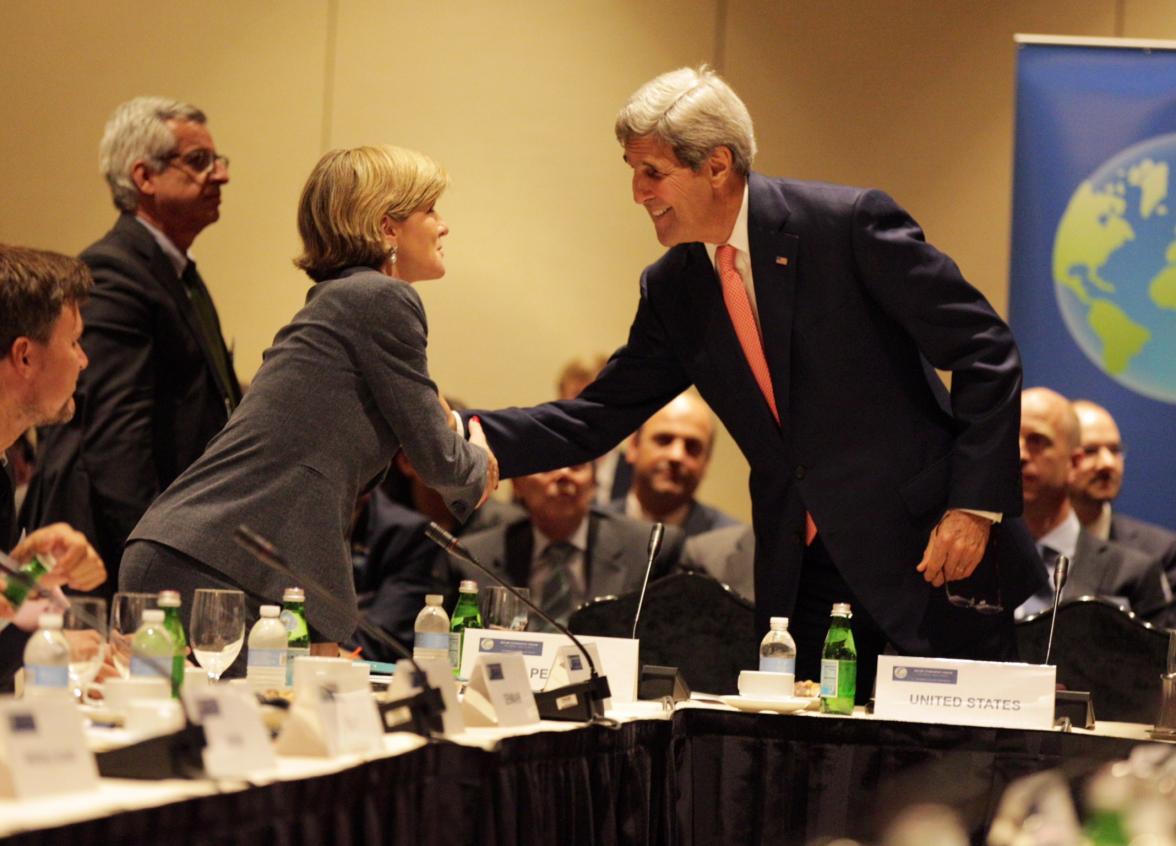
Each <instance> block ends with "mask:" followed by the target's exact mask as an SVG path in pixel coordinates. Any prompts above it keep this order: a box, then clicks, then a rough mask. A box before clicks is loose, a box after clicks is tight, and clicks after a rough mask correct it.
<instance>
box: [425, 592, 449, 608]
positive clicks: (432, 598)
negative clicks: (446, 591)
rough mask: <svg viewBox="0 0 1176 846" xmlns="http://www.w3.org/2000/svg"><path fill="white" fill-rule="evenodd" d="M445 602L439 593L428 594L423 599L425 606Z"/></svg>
mask: <svg viewBox="0 0 1176 846" xmlns="http://www.w3.org/2000/svg"><path fill="white" fill-rule="evenodd" d="M444 601H445V597H444V596H442V595H441V594H439V593H430V594H429V595H428V596H426V597H425V605H440V604H441V603H442V602H444Z"/></svg>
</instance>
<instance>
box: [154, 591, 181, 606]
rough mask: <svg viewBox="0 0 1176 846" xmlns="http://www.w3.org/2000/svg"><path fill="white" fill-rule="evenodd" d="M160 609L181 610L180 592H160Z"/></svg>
mask: <svg viewBox="0 0 1176 846" xmlns="http://www.w3.org/2000/svg"><path fill="white" fill-rule="evenodd" d="M159 607H160V608H179V607H180V592H179V591H178V590H161V591H160V592H159Z"/></svg>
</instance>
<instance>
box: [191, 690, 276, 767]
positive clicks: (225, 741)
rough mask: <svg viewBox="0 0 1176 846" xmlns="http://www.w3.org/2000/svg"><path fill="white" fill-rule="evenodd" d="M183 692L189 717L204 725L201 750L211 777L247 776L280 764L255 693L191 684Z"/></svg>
mask: <svg viewBox="0 0 1176 846" xmlns="http://www.w3.org/2000/svg"><path fill="white" fill-rule="evenodd" d="M183 696H184V704H185V706H186V708H187V710H188V718H189V719H190V720H191V721H192V722H194V723H199V724H200V725H201V726H203V727H204V740H205V744H206V745H205V747H204V750H203V752H202V753H201V754H202V756H203V759H204V771H205V772H206V773H207V774H208V776H209V777H210V778H248V777H249V776H250V775H251V774H253V773H257V772H263V771H265V770H272V769H274V768H275V767H276V766H277V765H278V762H277V759H276V758H275V757H274V749H273V744H272V743H270V733H269V729H267V728H266V727H265V722H264V721H263V720H262V718H261V709H260V708H259V706H258V704H257V700H256V699H255V698H254V696H253V694H252V693H249V692H246V691H242V690H241V689H240V688H236V687H231V686H229V685H216V686H207V687H203V688H197V687H192V688H189V689H188V690H185V691H184V694H183Z"/></svg>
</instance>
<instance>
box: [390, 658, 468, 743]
mask: <svg viewBox="0 0 1176 846" xmlns="http://www.w3.org/2000/svg"><path fill="white" fill-rule="evenodd" d="M417 663H418V664H420V666H421V669H422V670H424V671H425V677H426V679H427V680H428V682H429V685H430V686H431V687H435V688H437V689H438V690H440V691H441V699H442V700H443V701H444V703H445V710H444V711H443V712H442V713H441V732H442V734H444V735H445V736H446V737H451V736H453V735H455V734H461V732H463V731H465V718H464V717H463V716H462V713H461V702H459V701H458V698H457V682H456V680H455V679H454V678H453V668H452V667H450V666H449V662H448V661H445V660H442V659H440V658H430V659H425V660H422V661H418V662H417ZM423 689H424V685H423V684H422V679H420V678H418V677H417V672H416V670H415V669H414V668H413V666H412V663H411V662H409V661H405V660H403V659H402V660H400V661H398V662H397V663H396V675H395V676H393V677H392V683H391V684H389V685H388V698H389V699H403V698H405V697H407V696H411V695H412V694H414V693H417V692H419V691H421V690H423Z"/></svg>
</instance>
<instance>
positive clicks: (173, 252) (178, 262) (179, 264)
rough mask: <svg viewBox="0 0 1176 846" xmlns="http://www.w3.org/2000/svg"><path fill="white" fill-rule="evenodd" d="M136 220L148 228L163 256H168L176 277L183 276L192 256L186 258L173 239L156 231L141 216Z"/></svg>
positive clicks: (136, 217)
mask: <svg viewBox="0 0 1176 846" xmlns="http://www.w3.org/2000/svg"><path fill="white" fill-rule="evenodd" d="M135 220H137V221H138V222H139V224H140V225H141V226H143V227H144V228H146V230H147V231H148V232H150V233H151V237H152V238H154V239H155V243H156V244H159V249H161V250H163V254H164V255H165V256H167V260H168V261H170V262H171V265H172V267H174V268H175V270H176V276H183V275H184V270H185V269H187V267H188V262H190V261H191V260H192V257H191V256H186V255H184V254H183V253H181V252H180V248H179V247H177V246H176V245H175V244H174V243H172V239H171V238H169V237H167V236H166V235H164V234H163V232H162V231H160V230H159V229H156V228H155V227H154V226H152V225H151V224H150V223H148V222H147V221H146V220H144V219H143V218H141V217H139V216H137V215H136V216H135Z"/></svg>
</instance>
